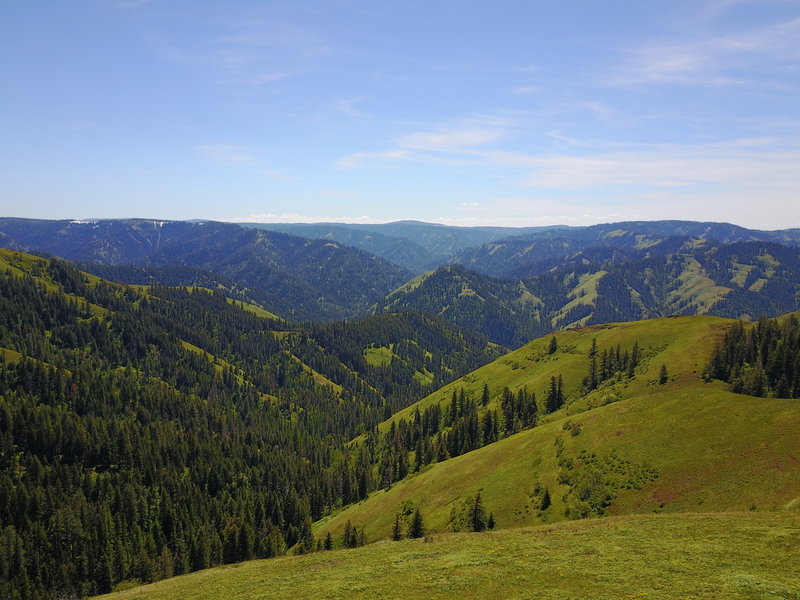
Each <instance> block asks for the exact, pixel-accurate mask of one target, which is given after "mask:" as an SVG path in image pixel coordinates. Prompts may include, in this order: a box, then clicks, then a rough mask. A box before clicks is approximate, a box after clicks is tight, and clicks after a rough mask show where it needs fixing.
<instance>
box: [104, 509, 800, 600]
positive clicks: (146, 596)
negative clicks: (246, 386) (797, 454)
mask: <svg viewBox="0 0 800 600" xmlns="http://www.w3.org/2000/svg"><path fill="white" fill-rule="evenodd" d="M798 527H800V516H798V514H797V513H792V514H778V513H766V512H747V513H722V514H720V513H716V514H692V515H636V516H629V517H612V518H607V519H602V520H600V519H589V520H585V521H577V522H568V523H558V524H555V525H546V526H539V527H527V528H521V529H510V530H503V531H494V532H489V533H487V532H484V533H480V534H463V533H462V534H454V533H450V534H443V535H438V534H437V535H434V536H433V537H432V538H429V541H428V542H427V543H426V542H425V541H422V540H406V541H401V542H391V543H390V542H386V543H380V544H372V545H370V546H367V547H362V548H354V549H350V550H335V551H333V552H324V553H315V554H309V555H305V556H291V557H284V558H277V559H270V560H268V561H252V562H247V563H242V564H238V565H229V566H226V567H219V568H216V569H209V570H206V571H202V572H200V573H193V574H191V575H185V576H182V577H175V578H172V579H168V580H165V581H160V582H158V583H155V584H152V585H148V586H143V587H136V588H132V589H128V590H126V591H120V592H117V593H115V594H110V595H108V596H102V597H101V598H102V599H103V600H173V599H174V598H183V599H185V600H208V599H209V598H222V597H224V598H230V599H231V600H271V599H275V600H277V599H281V598H287V597H298V598H308V599H309V600H322V599H327V600H332V599H345V598H347V599H350V598H358V599H361V598H363V599H367V598H387V599H401V598H402V599H408V600H416V599H419V600H423V599H424V600H427V599H437V600H448V599H457V598H467V599H475V600H480V599H483V598H531V597H535V598H541V599H543V600H564V599H578V598H637V597H638V598H652V599H656V600H675V599H690V598H691V599H695V598H701V599H708V600H717V599H719V598H726V599H730V600H746V599H753V598H794V597H796V595H797V590H798V589H800V576H798V574H797V570H796V569H795V564H796V559H797V551H796V545H797V531H798ZM98 600H100V599H98Z"/></svg>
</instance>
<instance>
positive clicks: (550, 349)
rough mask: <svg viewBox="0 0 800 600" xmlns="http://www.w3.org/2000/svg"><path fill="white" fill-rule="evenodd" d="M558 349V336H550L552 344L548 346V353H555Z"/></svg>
mask: <svg viewBox="0 0 800 600" xmlns="http://www.w3.org/2000/svg"><path fill="white" fill-rule="evenodd" d="M556 350H558V342H557V341H556V336H553V337H551V338H550V346H549V347H548V348H547V353H548V354H555V353H556Z"/></svg>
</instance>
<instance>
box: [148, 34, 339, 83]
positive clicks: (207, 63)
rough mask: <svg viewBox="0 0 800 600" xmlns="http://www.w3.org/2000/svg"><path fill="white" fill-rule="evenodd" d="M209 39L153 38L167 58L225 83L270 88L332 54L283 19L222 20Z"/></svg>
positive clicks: (159, 52) (318, 39)
mask: <svg viewBox="0 0 800 600" xmlns="http://www.w3.org/2000/svg"><path fill="white" fill-rule="evenodd" d="M213 28H214V29H215V30H216V32H215V33H211V34H209V35H207V36H205V37H199V36H195V37H194V38H180V37H178V36H176V35H174V34H173V35H172V36H171V37H164V36H163V35H149V36H146V40H147V41H148V42H149V43H150V45H151V47H152V48H153V49H154V51H155V52H156V53H157V55H158V56H160V57H161V58H162V59H163V60H167V61H170V62H179V63H184V64H186V65H190V66H194V67H197V68H198V69H201V70H202V72H203V73H204V74H205V75H206V76H207V77H208V76H209V75H210V76H211V78H212V81H213V82H215V83H218V84H222V85H237V86H252V87H257V86H268V85H273V84H276V83H279V82H281V81H284V80H287V79H292V78H296V77H299V76H302V75H305V74H308V73H311V72H314V71H315V70H316V69H317V68H318V67H319V63H320V61H321V60H323V59H324V57H326V56H328V55H329V54H331V53H332V52H334V48H333V46H332V45H330V44H328V43H327V42H326V41H324V40H323V39H322V38H321V37H319V36H318V35H317V34H316V33H315V32H313V31H311V30H309V29H304V28H299V27H295V26H293V25H291V24H290V23H287V22H284V21H282V20H280V19H274V20H271V19H242V20H238V21H237V20H233V19H220V20H219V22H215V23H214V24H213Z"/></svg>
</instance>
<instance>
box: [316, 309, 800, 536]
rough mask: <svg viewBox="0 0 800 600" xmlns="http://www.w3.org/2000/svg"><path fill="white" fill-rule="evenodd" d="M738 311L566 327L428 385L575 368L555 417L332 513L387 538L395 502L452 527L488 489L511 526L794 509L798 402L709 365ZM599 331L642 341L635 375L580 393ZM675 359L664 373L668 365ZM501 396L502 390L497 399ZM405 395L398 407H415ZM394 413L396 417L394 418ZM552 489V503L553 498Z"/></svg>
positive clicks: (440, 395) (487, 498) (501, 523)
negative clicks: (756, 390)
mask: <svg viewBox="0 0 800 600" xmlns="http://www.w3.org/2000/svg"><path fill="white" fill-rule="evenodd" d="M728 323H729V321H726V320H724V319H718V318H713V317H680V318H675V319H658V320H654V321H647V322H639V323H625V324H611V325H608V326H596V327H590V328H585V329H581V330H575V331H569V332H562V333H559V334H558V337H557V339H558V345H559V349H558V350H557V351H556V352H555V353H554V354H553V355H548V354H547V347H548V346H549V341H548V339H542V340H536V341H534V342H532V343H531V344H528V345H527V346H525V347H523V348H521V349H520V350H517V351H516V352H513V353H511V354H509V355H507V356H505V357H503V358H501V359H498V360H497V361H495V362H494V363H491V364H489V365H486V366H484V367H482V368H481V369H478V370H477V371H475V372H473V373H472V374H470V375H467V376H466V377H465V378H463V379H461V380H459V381H457V382H454V383H452V384H450V385H449V386H446V387H445V388H444V389H443V390H441V391H439V392H436V393H434V394H432V395H430V396H428V397H427V398H425V399H423V400H422V401H421V402H420V404H421V405H423V406H428V405H430V404H432V403H435V402H440V403H446V402H447V401H448V399H449V398H450V395H451V393H452V390H453V389H457V388H459V387H460V386H462V385H463V386H464V388H465V390H466V391H467V393H468V394H469V393H471V394H473V396H479V394H480V389H481V388H482V386H483V383H484V382H487V383H488V385H489V387H490V389H491V390H492V392H493V394H496V393H497V391H498V390H499V389H500V388H501V387H502V386H509V387H511V388H512V389H517V388H520V387H522V386H526V385H527V386H528V388H529V389H532V390H535V391H537V393H541V392H542V391H543V390H544V389H546V386H547V382H549V379H550V377H551V376H552V375H556V374H563V377H564V382H565V383H564V385H565V388H566V391H567V394H568V401H567V404H566V406H565V407H564V408H562V409H561V410H559V411H557V412H556V413H553V414H550V415H546V416H545V418H544V419H543V421H544V423H543V424H540V425H539V426H537V427H535V428H533V429H529V430H525V431H522V432H520V433H518V434H516V435H513V436H511V437H508V438H505V439H503V440H501V441H499V442H496V443H494V444H491V445H488V446H485V447H483V448H481V449H479V450H476V451H473V452H469V453H467V454H464V455H462V456H459V457H456V458H453V459H450V460H447V461H444V462H440V463H437V464H434V465H431V466H429V467H425V468H423V469H422V471H421V472H420V473H418V474H415V475H412V476H411V477H409V478H408V479H406V480H404V481H400V482H398V483H396V484H395V485H393V486H392V487H391V488H389V489H388V490H382V491H379V492H376V493H374V494H372V495H371V496H370V497H369V498H368V499H367V500H365V501H363V502H360V503H358V504H356V505H354V506H351V507H349V508H347V509H346V510H344V511H342V512H340V513H339V514H337V515H335V516H333V517H330V518H328V519H326V520H323V521H321V522H320V523H318V525H317V529H316V533H317V535H325V534H326V533H327V532H331V533H332V535H333V536H334V537H337V536H340V535H341V532H342V530H343V528H344V525H345V523H346V522H347V521H351V522H352V523H353V524H356V525H358V526H364V527H365V532H366V536H367V539H368V540H375V539H382V538H386V537H388V536H389V535H390V533H391V528H392V524H393V521H394V518H395V515H396V514H398V513H400V514H401V515H405V516H406V518H407V516H408V515H409V514H410V512H411V511H412V510H413V509H416V508H419V510H420V511H421V513H422V514H423V515H424V517H425V520H426V524H427V525H428V527H429V528H430V529H432V530H435V531H445V530H447V529H448V527H449V525H448V523H449V520H450V517H451V511H453V510H454V509H455V510H458V509H459V508H460V507H461V506H462V504H463V503H464V501H465V500H467V499H468V498H470V497H473V496H474V495H475V494H476V493H478V492H480V493H481V495H482V498H483V502H484V505H485V508H486V511H487V512H490V511H491V512H493V513H494V516H495V519H496V522H497V526H498V527H500V528H506V527H519V526H524V525H532V524H536V523H542V522H555V521H559V520H563V519H567V518H579V517H590V516H597V515H602V514H606V513H610V514H628V513H649V512H694V511H709V510H710V511H728V510H737V511H741V510H761V509H782V508H785V507H788V506H795V505H797V504H798V503H800V501H799V500H798V499H799V498H800V460H799V459H800V436H797V427H798V424H800V402H798V401H797V400H780V399H765V398H752V397H748V396H741V395H736V394H733V393H731V392H728V391H726V390H725V389H723V386H722V384H720V383H719V382H713V383H704V382H703V381H702V380H701V379H700V374H701V372H702V370H703V367H704V365H705V361H706V359H707V356H708V355H709V353H710V351H711V348H712V347H713V344H714V343H715V340H716V339H718V338H719V337H720V336H721V335H722V333H723V332H724V330H725V327H726V325H727V324H728ZM592 339H595V340H596V341H597V344H598V347H599V348H605V347H610V346H612V345H614V346H615V345H616V344H618V343H619V344H620V345H621V346H622V347H627V346H629V345H632V344H633V343H634V341H638V343H639V345H640V347H641V348H642V349H643V351H644V358H643V361H642V363H641V364H640V365H639V367H638V368H637V371H636V374H635V376H634V377H633V378H632V379H627V378H623V379H621V380H620V381H612V382H607V383H606V384H604V385H603V386H601V387H600V388H599V389H597V390H595V391H593V392H591V393H589V394H588V395H586V396H581V395H580V391H579V387H580V381H581V379H582V378H583V376H584V374H585V372H586V366H587V365H588V360H587V356H586V355H587V352H588V349H589V347H590V346H591V342H592ZM662 364H666V365H668V371H669V373H671V375H670V376H669V381H668V382H667V383H666V384H663V385H661V384H659V383H658V376H659V371H660V366H661V365H662ZM497 402H498V399H497V397H496V396H495V397H494V398H493V399H492V400H491V402H490V404H489V407H488V408H490V409H491V408H492V407H493V406H495V405H496V404H497ZM411 410H412V409H407V410H406V411H403V412H401V413H400V414H399V416H403V415H405V416H408V415H410V411H411ZM387 426H388V425H387V424H384V425H383V428H384V429H385V428H386V427H387ZM544 489H547V491H548V493H549V496H550V498H551V502H552V504H551V506H549V508H546V509H545V510H541V508H542V499H543V491H544Z"/></svg>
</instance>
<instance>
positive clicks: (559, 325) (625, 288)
mask: <svg viewBox="0 0 800 600" xmlns="http://www.w3.org/2000/svg"><path fill="white" fill-rule="evenodd" d="M267 228H269V229H267ZM295 234H303V235H306V236H313V238H312V237H298V236H297V235H295ZM0 236H2V237H0V243H1V244H2V245H3V246H5V247H8V248H16V249H21V250H28V251H36V252H42V253H47V254H52V255H57V256H61V257H64V258H68V259H70V260H73V261H77V262H79V263H81V265H82V268H85V269H87V270H89V271H93V272H95V273H97V274H101V275H103V276H106V277H111V278H116V279H117V280H118V281H123V282H130V283H141V282H143V281H145V280H146V281H156V282H162V283H170V284H173V285H174V284H182V285H202V286H211V287H221V288H223V289H226V290H229V292H230V293H236V294H239V295H240V296H241V297H244V298H249V299H250V300H252V301H255V302H257V303H258V304H260V305H261V306H263V307H264V308H265V309H266V310H268V311H270V312H272V313H274V314H276V315H278V316H281V317H283V318H288V319H304V320H315V321H326V320H328V321H329V320H337V319H352V318H357V317H360V316H365V315H369V314H381V313H387V312H396V311H405V310H415V311H422V312H426V313H430V314H437V315H440V316H442V317H443V318H445V319H447V320H450V321H451V322H452V323H454V324H457V325H459V326H462V327H467V328H470V329H473V330H476V331H480V332H481V333H483V334H485V335H487V336H489V338H490V340H492V341H493V342H495V343H497V344H500V345H503V346H507V347H517V346H519V345H521V344H523V343H525V342H526V341H528V340H530V339H532V338H533V337H536V336H538V335H544V334H546V333H548V332H550V331H553V330H557V329H563V328H567V327H575V326H579V325H586V324H592V323H603V322H608V321H612V320H634V319H642V318H652V317H658V316H668V315H673V314H716V315H720V316H731V317H737V318H739V317H741V318H744V319H753V318H757V317H758V316H761V315H776V314H780V313H784V312H788V311H791V310H795V309H796V308H798V293H799V292H800V275H799V274H798V269H797V266H796V265H797V264H798V257H800V247H799V246H798V245H799V244H800V230H797V229H789V230H783V231H759V230H751V229H745V228H743V227H738V226H735V225H730V224H725V223H696V222H688V221H657V222H627V223H613V224H606V225H595V226H590V227H540V228H520V229H515V228H501V227H478V228H461V227H447V226H442V225H432V224H426V223H420V222H414V221H401V222H397V223H387V224H384V225H341V224H308V225H301V224H294V225H276V224H269V225H267V224H247V225H246V226H240V225H234V224H226V223H217V222H202V221H201V222H192V223H189V222H178V221H148V220H117V221H114V220H111V221H91V222H79V221H35V220H26V219H0ZM348 244H349V245H348ZM108 267H114V269H109V268H108ZM425 269H430V270H425Z"/></svg>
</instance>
